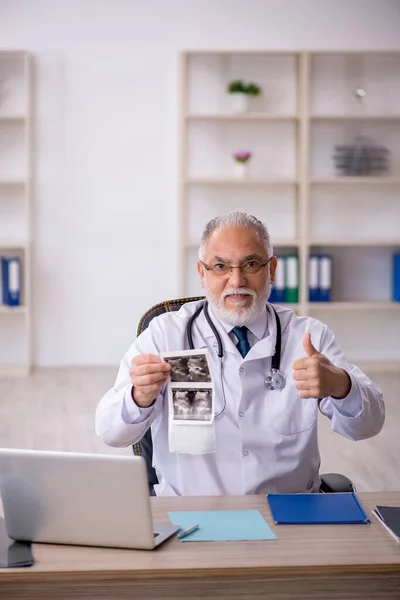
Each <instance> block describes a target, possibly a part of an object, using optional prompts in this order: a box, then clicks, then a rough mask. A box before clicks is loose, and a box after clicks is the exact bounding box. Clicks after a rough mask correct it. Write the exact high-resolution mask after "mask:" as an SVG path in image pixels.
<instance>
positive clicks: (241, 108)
mask: <svg viewBox="0 0 400 600" xmlns="http://www.w3.org/2000/svg"><path fill="white" fill-rule="evenodd" d="M231 96H232V110H233V112H235V113H245V112H247V110H248V108H249V98H248V95H247V94H245V93H244V92H235V93H233V94H231Z"/></svg>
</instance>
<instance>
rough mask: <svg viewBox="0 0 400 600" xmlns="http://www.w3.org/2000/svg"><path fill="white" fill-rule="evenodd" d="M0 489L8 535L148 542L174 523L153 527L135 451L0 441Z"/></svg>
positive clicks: (117, 544)
mask: <svg viewBox="0 0 400 600" xmlns="http://www.w3.org/2000/svg"><path fill="white" fill-rule="evenodd" d="M0 493H1V499H2V502H3V510H4V519H5V525H6V530H7V534H8V536H9V537H10V538H12V539H13V540H29V541H32V542H50V543H56V544H79V545H86V546H108V547H112V548H137V549H145V550H151V549H153V548H155V547H156V546H159V545H160V544H161V543H162V542H164V541H165V540H166V539H167V538H169V537H170V536H172V535H173V534H174V533H176V532H177V531H178V529H179V527H176V526H175V525H170V524H166V525H156V526H154V527H153V521H152V514H151V507H150V498H149V495H148V484H147V473H146V466H145V462H144V460H143V459H142V458H140V457H138V456H136V457H135V456H118V455H101V454H80V453H72V452H44V451H37V450H14V449H0Z"/></svg>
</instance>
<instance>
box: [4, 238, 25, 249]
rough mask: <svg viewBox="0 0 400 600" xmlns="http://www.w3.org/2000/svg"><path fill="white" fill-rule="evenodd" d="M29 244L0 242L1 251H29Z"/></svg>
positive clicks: (8, 241)
mask: <svg viewBox="0 0 400 600" xmlns="http://www.w3.org/2000/svg"><path fill="white" fill-rule="evenodd" d="M27 248H29V244H28V242H18V241H11V240H4V241H2V240H0V250H27Z"/></svg>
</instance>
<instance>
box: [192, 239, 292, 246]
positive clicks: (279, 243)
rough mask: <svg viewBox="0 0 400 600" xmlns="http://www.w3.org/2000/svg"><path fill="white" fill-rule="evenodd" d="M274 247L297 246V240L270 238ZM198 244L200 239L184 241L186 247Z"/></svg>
mask: <svg viewBox="0 0 400 600" xmlns="http://www.w3.org/2000/svg"><path fill="white" fill-rule="evenodd" d="M272 245H273V247H274V248H286V247H293V246H298V245H299V241H298V240H296V239H293V238H281V239H274V240H272ZM199 246H200V239H189V240H187V241H186V243H185V247H186V248H198V247H199Z"/></svg>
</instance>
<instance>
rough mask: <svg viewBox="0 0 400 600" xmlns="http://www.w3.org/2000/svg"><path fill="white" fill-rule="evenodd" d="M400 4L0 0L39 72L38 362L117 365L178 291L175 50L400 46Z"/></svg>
mask: <svg viewBox="0 0 400 600" xmlns="http://www.w3.org/2000/svg"><path fill="white" fill-rule="evenodd" d="M399 31H400V2H399V1H398V0H151V1H149V2H148V3H145V2H143V0H0V47H2V48H13V49H27V50H30V51H31V52H33V54H34V56H35V62H36V92H35V103H36V109H35V110H36V117H37V118H36V140H35V150H36V155H35V156H36V158H35V161H36V164H35V190H34V191H35V227H34V255H35V256H34V278H33V285H34V317H35V318H34V323H35V362H36V364H38V365H85V364H114V363H117V362H118V361H119V359H120V357H121V355H122V354H123V353H124V352H125V350H126V348H127V346H128V345H129V344H130V342H131V341H132V340H133V338H134V335H135V329H136V324H137V321H138V319H139V317H140V315H141V314H142V313H143V312H144V310H145V309H146V308H147V307H148V306H150V305H151V304H153V303H156V302H158V301H160V300H162V299H165V298H168V297H174V296H175V295H176V293H177V273H176V269H175V265H174V256H175V255H176V245H175V233H176V226H175V222H176V214H177V174H178V147H177V99H178V95H177V93H178V83H177V79H178V60H177V59H178V53H179V51H180V50H184V49H224V48H229V49H237V48H240V49H246V48H248V49H293V50H301V49H316V50H317V49H389V50H394V49H397V50H398V49H400V34H399Z"/></svg>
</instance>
